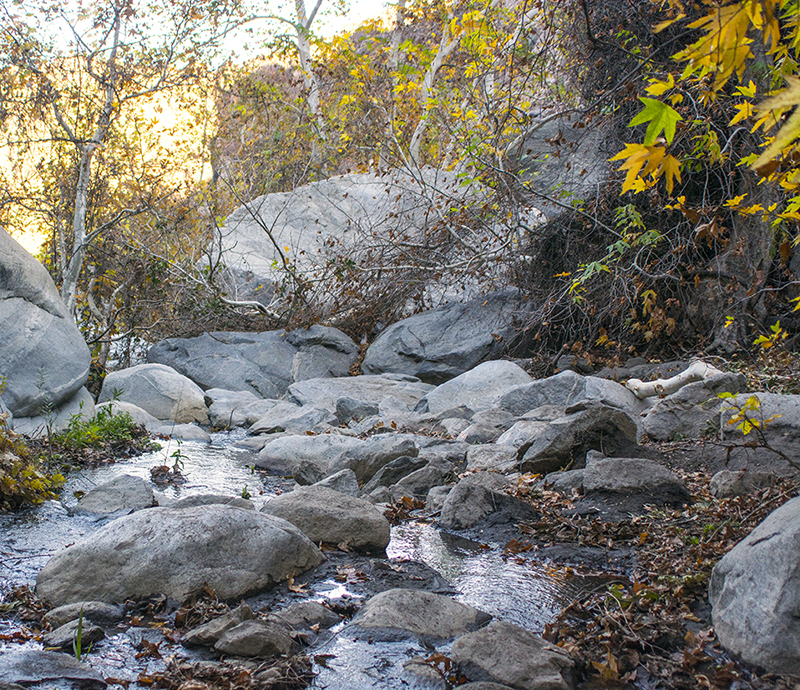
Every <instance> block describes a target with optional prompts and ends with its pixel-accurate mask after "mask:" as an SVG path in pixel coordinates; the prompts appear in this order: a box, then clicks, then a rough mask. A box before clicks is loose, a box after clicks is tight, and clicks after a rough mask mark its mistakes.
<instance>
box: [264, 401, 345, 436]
mask: <svg viewBox="0 0 800 690" xmlns="http://www.w3.org/2000/svg"><path fill="white" fill-rule="evenodd" d="M336 421H337V420H336V417H335V416H334V415H333V414H332V413H331V412H329V411H328V410H325V409H322V408H319V407H313V406H304V407H300V406H299V405H293V404H292V403H287V402H279V403H278V404H277V405H275V406H274V407H272V408H271V409H270V410H269V411H268V412H267V413H266V414H265V415H264V416H263V417H261V418H260V419H258V420H256V421H255V422H254V423H253V425H252V426H251V427H250V433H251V434H274V433H280V432H281V431H291V432H294V433H298V434H302V433H305V432H306V431H314V432H319V431H324V430H325V429H327V428H328V427H330V426H331V425H332V424H335V423H336Z"/></svg>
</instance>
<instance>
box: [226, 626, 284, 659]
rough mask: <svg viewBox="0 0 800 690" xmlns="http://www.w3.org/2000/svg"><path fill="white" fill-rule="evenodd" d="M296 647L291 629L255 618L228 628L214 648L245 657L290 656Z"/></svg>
mask: <svg viewBox="0 0 800 690" xmlns="http://www.w3.org/2000/svg"><path fill="white" fill-rule="evenodd" d="M294 647H295V643H294V640H292V638H291V637H290V636H289V629H288V628H287V627H286V626H284V625H282V624H280V623H277V622H275V621H264V620H259V619H253V620H248V621H244V622H243V623H239V625H237V626H235V627H233V628H231V629H230V630H226V631H225V632H224V633H223V634H222V636H221V637H220V638H219V640H217V642H216V644H215V645H214V649H216V650H217V651H218V652H222V653H223V654H231V655H232V656H245V657H265V658H268V657H274V656H288V655H289V654H291V653H292V651H293V649H294Z"/></svg>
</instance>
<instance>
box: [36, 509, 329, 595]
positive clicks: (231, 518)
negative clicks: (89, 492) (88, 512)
mask: <svg viewBox="0 0 800 690" xmlns="http://www.w3.org/2000/svg"><path fill="white" fill-rule="evenodd" d="M323 560H324V557H323V556H322V554H321V553H320V551H319V550H318V549H317V548H316V546H314V544H313V543H312V542H310V541H309V540H308V538H307V537H305V536H304V535H303V534H302V532H300V530H298V529H297V528H296V527H295V526H294V525H292V524H291V523H289V522H287V521H285V520H282V519H280V518H276V517H272V516H270V515H264V514H263V513H258V512H256V511H252V510H240V509H239V508H233V507H230V506H224V505H207V506H198V507H196V508H186V509H182V510H181V509H178V510H175V509H172V508H150V509H148V510H142V511H139V512H137V513H133V514H132V515H127V516H125V517H122V518H118V519H117V520H114V521H113V522H110V523H109V524H107V525H105V526H103V527H101V528H100V529H99V530H97V531H96V532H94V533H92V534H90V535H88V536H87V537H84V538H83V539H81V540H80V541H78V542H77V543H75V544H74V545H73V546H70V547H68V548H66V549H64V550H63V551H60V552H59V553H57V554H56V555H55V556H53V557H52V558H51V559H50V560H49V561H48V562H47V564H46V565H45V567H44V568H43V569H42V570H41V571H40V573H39V575H38V576H37V578H36V592H37V595H38V596H39V597H40V598H42V599H45V600H47V601H49V602H50V603H51V604H54V605H56V606H58V605H62V604H69V603H73V602H76V601H83V600H86V599H95V600H98V601H104V602H108V603H116V602H122V601H125V600H126V599H142V598H146V597H151V596H156V595H159V594H163V595H166V596H168V597H171V598H172V599H175V600H176V601H179V602H182V601H184V600H185V599H186V598H187V597H188V596H190V595H191V594H192V593H193V592H196V591H198V590H200V589H202V588H203V587H204V586H206V585H207V586H208V587H211V588H212V589H213V590H214V591H215V592H216V594H217V596H219V597H220V598H221V599H234V598H237V597H242V596H245V595H246V594H249V593H254V592H258V591H262V590H264V589H267V588H268V587H270V586H272V585H274V584H275V583H277V582H281V581H283V580H286V579H288V578H289V577H292V576H293V575H297V574H298V573H301V572H303V571H305V570H308V569H309V568H312V567H314V566H316V565H319V564H320V563H321V562H322V561H323ZM87 572H90V573H92V577H91V578H87V577H86V573H87Z"/></svg>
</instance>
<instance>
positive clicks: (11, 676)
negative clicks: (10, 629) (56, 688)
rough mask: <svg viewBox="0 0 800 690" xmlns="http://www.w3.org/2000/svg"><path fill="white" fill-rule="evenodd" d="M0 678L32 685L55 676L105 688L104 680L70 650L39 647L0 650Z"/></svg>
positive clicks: (50, 680) (52, 679)
mask: <svg viewBox="0 0 800 690" xmlns="http://www.w3.org/2000/svg"><path fill="white" fill-rule="evenodd" d="M0 678H2V679H3V681H5V682H7V683H20V684H24V685H26V686H27V685H33V684H38V683H43V682H53V681H59V680H66V681H73V682H74V683H76V684H80V686H81V687H82V688H87V689H95V688H98V689H99V688H105V687H106V682H105V681H104V680H103V676H101V675H100V674H99V673H98V672H97V671H95V670H94V669H93V668H92V667H91V666H87V665H86V664H83V663H81V662H80V661H78V660H77V659H76V658H75V657H74V656H72V654H63V653H62V652H48V651H44V650H41V649H13V650H12V651H8V650H3V651H2V652H0Z"/></svg>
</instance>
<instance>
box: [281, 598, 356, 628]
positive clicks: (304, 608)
mask: <svg viewBox="0 0 800 690" xmlns="http://www.w3.org/2000/svg"><path fill="white" fill-rule="evenodd" d="M270 616H271V617H274V618H279V619H280V620H281V621H283V623H284V624H286V625H287V626H288V627H289V629H290V630H311V628H313V627H315V626H319V628H320V629H322V630H327V629H328V628H332V627H333V626H334V625H337V624H338V623H341V622H342V620H343V619H342V617H341V616H340V615H339V614H338V613H334V612H333V611H331V610H330V609H329V608H327V607H326V606H323V605H322V604H320V603H319V602H318V601H298V602H297V603H295V604H291V605H290V606H287V607H286V608H285V609H281V610H280V611H274V612H273V613H271V614H270Z"/></svg>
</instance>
